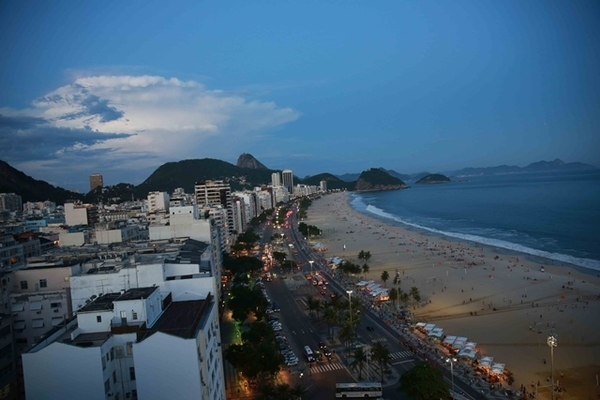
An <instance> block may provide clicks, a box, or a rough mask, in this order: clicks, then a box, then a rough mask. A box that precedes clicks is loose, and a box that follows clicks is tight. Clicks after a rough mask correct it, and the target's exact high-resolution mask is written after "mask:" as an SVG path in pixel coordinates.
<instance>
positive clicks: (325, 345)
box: [319, 342, 327, 349]
mask: <svg viewBox="0 0 600 400" xmlns="http://www.w3.org/2000/svg"><path fill="white" fill-rule="evenodd" d="M319 348H320V349H325V348H327V343H325V342H319Z"/></svg>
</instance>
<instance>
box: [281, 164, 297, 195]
mask: <svg viewBox="0 0 600 400" xmlns="http://www.w3.org/2000/svg"><path fill="white" fill-rule="evenodd" d="M281 177H282V178H283V186H285V188H286V189H287V190H288V192H290V194H292V193H294V173H293V172H292V170H291V169H284V170H283V172H282V173H281Z"/></svg>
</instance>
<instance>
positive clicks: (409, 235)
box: [305, 193, 600, 399]
mask: <svg viewBox="0 0 600 400" xmlns="http://www.w3.org/2000/svg"><path fill="white" fill-rule="evenodd" d="M348 196H349V195H348V194H346V193H336V194H331V195H327V196H324V197H322V198H320V199H318V200H315V201H313V204H312V205H311V207H310V208H309V210H308V218H307V219H306V220H305V222H306V223H308V224H311V225H315V226H317V227H318V228H320V229H321V230H322V232H323V234H322V237H320V238H313V240H312V242H313V243H314V242H317V241H318V242H320V243H322V244H323V245H325V246H326V247H327V250H326V251H325V252H323V256H324V257H331V256H339V257H341V258H344V259H348V260H351V261H354V262H358V259H357V255H358V253H359V251H361V250H365V251H370V252H371V255H372V258H371V260H370V261H369V266H370V271H369V272H368V274H367V275H366V276H365V278H366V279H372V280H375V281H376V282H377V283H382V284H383V282H381V278H380V277H381V273H382V272H383V271H388V273H389V274H390V280H388V282H387V286H388V287H391V286H392V280H393V277H394V276H395V274H396V271H398V272H399V274H400V278H401V285H400V287H401V288H402V290H404V291H409V290H410V288H411V287H412V286H416V287H418V288H419V290H420V293H421V297H422V304H421V305H420V306H418V307H417V308H416V309H415V310H413V313H414V316H415V317H414V319H413V322H428V323H435V324H436V325H437V326H438V327H441V328H443V329H444V333H445V334H446V335H458V336H466V337H468V339H469V341H473V342H476V343H477V347H478V349H479V352H480V355H481V354H483V355H486V356H492V357H494V361H495V362H500V363H505V364H506V368H507V369H509V370H510V371H512V372H513V374H514V378H515V382H514V383H513V385H512V388H513V389H515V390H518V389H519V387H520V385H521V384H523V385H526V386H527V387H528V391H534V390H533V389H532V388H531V383H532V382H537V381H540V382H541V385H542V386H543V385H547V384H548V383H547V382H546V379H547V377H549V376H550V364H551V363H550V348H549V346H548V345H547V344H546V339H547V337H548V335H549V334H550V333H551V332H553V333H555V335H556V337H557V339H558V347H556V348H555V351H554V371H555V372H554V376H555V380H558V381H559V385H560V386H561V387H564V388H565V389H566V391H565V392H563V393H560V397H559V398H561V399H588V398H589V399H597V398H600V387H598V386H597V379H598V376H599V375H600V278H599V277H598V275H597V273H596V272H594V271H590V272H589V273H585V272H582V271H581V270H578V269H575V268H572V267H570V266H568V265H557V264H555V263H551V262H550V261H547V262H544V260H539V259H537V260H533V259H531V258H529V257H528V256H527V255H525V254H516V253H508V252H507V251H504V250H502V249H495V248H492V247H485V246H482V245H479V244H476V243H468V242H459V241H456V240H448V239H447V238H444V237H437V236H432V235H425V234H423V233H420V232H417V231H415V230H409V229H407V228H405V227H402V226H398V225H393V224H392V223H391V222H390V223H386V222H385V221H382V220H380V219H377V218H374V217H370V216H366V215H364V214H361V213H358V212H356V211H354V210H353V209H352V208H351V207H350V206H349V204H348ZM544 360H546V362H545V363H544ZM536 398H538V399H540V398H543V399H546V398H547V399H550V391H549V389H547V388H545V389H544V388H542V389H540V390H539V394H538V396H537V397H536Z"/></svg>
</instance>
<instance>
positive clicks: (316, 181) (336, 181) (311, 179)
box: [301, 172, 356, 190]
mask: <svg viewBox="0 0 600 400" xmlns="http://www.w3.org/2000/svg"><path fill="white" fill-rule="evenodd" d="M321 181H325V182H327V189H332V190H336V189H345V190H352V189H354V186H355V184H356V182H345V181H343V180H341V179H340V178H338V177H337V176H335V175H333V174H330V173H328V172H324V173H322V174H318V175H314V176H308V177H306V178H305V179H303V180H302V181H301V183H304V184H305V185H310V186H319V185H320V184H321Z"/></svg>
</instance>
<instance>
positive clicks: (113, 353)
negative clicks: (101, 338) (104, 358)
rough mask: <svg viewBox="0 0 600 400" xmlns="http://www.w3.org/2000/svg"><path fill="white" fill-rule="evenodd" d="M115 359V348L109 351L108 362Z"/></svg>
mask: <svg viewBox="0 0 600 400" xmlns="http://www.w3.org/2000/svg"><path fill="white" fill-rule="evenodd" d="M114 359H115V348H114V347H113V348H112V349H110V361H112V360H114Z"/></svg>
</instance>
